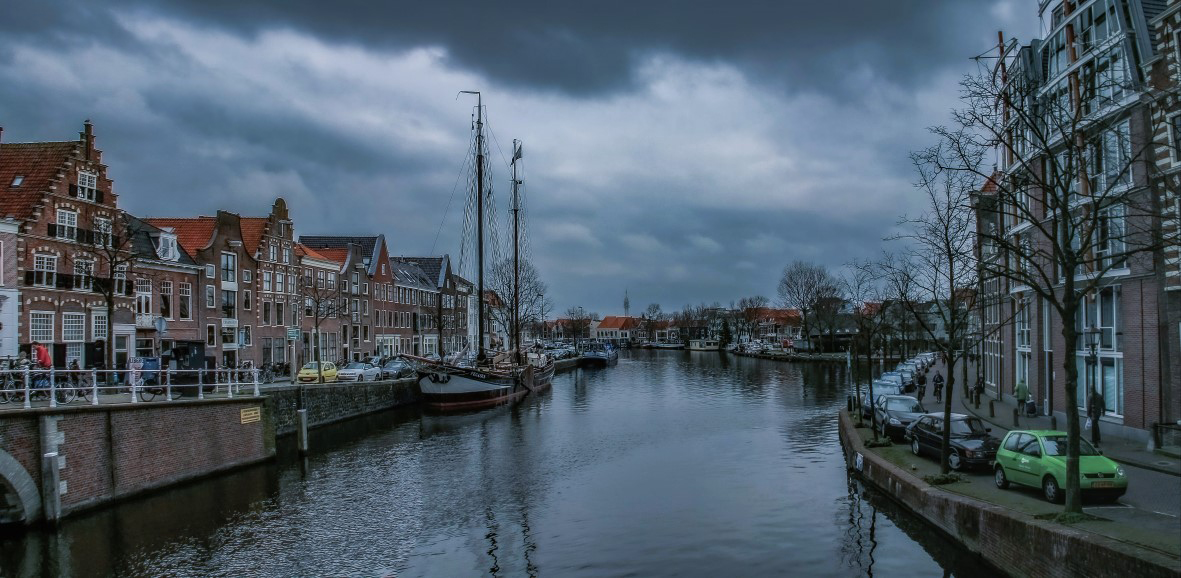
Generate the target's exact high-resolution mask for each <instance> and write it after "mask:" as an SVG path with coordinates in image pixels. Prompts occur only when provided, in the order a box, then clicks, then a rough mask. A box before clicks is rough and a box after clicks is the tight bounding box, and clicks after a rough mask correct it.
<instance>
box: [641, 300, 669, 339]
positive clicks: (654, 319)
mask: <svg viewBox="0 0 1181 578" xmlns="http://www.w3.org/2000/svg"><path fill="white" fill-rule="evenodd" d="M643 319H644V331H645V332H647V334H648V341H656V327H657V326H658V325H659V324H660V322H661V321H663V320H664V311H663V310H661V308H660V304H659V303H651V304H649V305H648V308H647V309H645V310H644V315H643Z"/></svg>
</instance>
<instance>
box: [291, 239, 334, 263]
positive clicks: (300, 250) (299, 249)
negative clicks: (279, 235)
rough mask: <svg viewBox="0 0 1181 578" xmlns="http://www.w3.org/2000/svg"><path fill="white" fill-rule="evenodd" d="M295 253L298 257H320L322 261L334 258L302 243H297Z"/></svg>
mask: <svg viewBox="0 0 1181 578" xmlns="http://www.w3.org/2000/svg"><path fill="white" fill-rule="evenodd" d="M295 254H296V256H298V257H311V258H312V259H319V260H321V261H332V259H329V258H328V257H326V256H324V254H323V253H321V252H319V251H317V250H315V249H313V248H311V247H308V246H307V245H304V244H302V243H296V244H295Z"/></svg>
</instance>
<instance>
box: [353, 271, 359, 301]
mask: <svg viewBox="0 0 1181 578" xmlns="http://www.w3.org/2000/svg"><path fill="white" fill-rule="evenodd" d="M360 292H361V274H360V273H358V272H356V271H353V295H356V294H357V293H360Z"/></svg>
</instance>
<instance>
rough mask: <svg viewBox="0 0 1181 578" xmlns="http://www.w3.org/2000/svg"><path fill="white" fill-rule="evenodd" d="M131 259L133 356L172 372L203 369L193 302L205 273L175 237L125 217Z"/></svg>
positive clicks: (199, 312) (200, 313)
mask: <svg viewBox="0 0 1181 578" xmlns="http://www.w3.org/2000/svg"><path fill="white" fill-rule="evenodd" d="M123 218H124V219H127V223H128V225H129V226H128V227H126V229H125V230H126V231H128V232H129V233H132V235H133V236H132V237H131V249H132V251H133V252H134V254H135V257H136V259H135V267H134V269H133V271H132V287H133V291H134V298H135V356H136V357H161V358H162V365H163V366H165V367H173V368H175V369H199V368H201V367H203V366H204V358H205V336H204V333H203V326H202V322H203V321H204V318H205V316H204V310H203V308H201V307H198V306H197V305H198V304H197V302H196V299H197V297H198V295H197V293H198V288H199V287H200V286H201V285H200V281H201V273H202V271H203V268H202V267H201V266H200V265H198V264H197V263H196V261H194V260H193V258H192V257H191V256H190V255H189V254H188V253H187V252H186V251H185V250H184V248H182V247H181V246H180V244H179V243H178V242H177V237H176V233H175V232H173V231H170V230H165V229H160V228H158V227H155V226H153V225H151V224H148V223H146V222H144V221H141V220H140V219H137V218H135V217H132V216H130V215H128V214H126V213H124V217H123Z"/></svg>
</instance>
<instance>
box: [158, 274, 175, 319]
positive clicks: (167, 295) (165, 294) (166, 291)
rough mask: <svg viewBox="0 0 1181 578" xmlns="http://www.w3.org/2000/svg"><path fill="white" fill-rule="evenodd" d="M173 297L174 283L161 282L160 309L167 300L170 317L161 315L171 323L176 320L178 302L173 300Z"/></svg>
mask: <svg viewBox="0 0 1181 578" xmlns="http://www.w3.org/2000/svg"><path fill="white" fill-rule="evenodd" d="M172 297H173V293H172V281H161V282H160V307H161V308H163V307H164V303H165V301H166V300H167V303H168V315H167V316H165V315H163V314H161V315H160V316H161V317H164V318H165V319H167V320H169V321H172V320H174V319H176V300H175V299H173V298H172Z"/></svg>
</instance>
